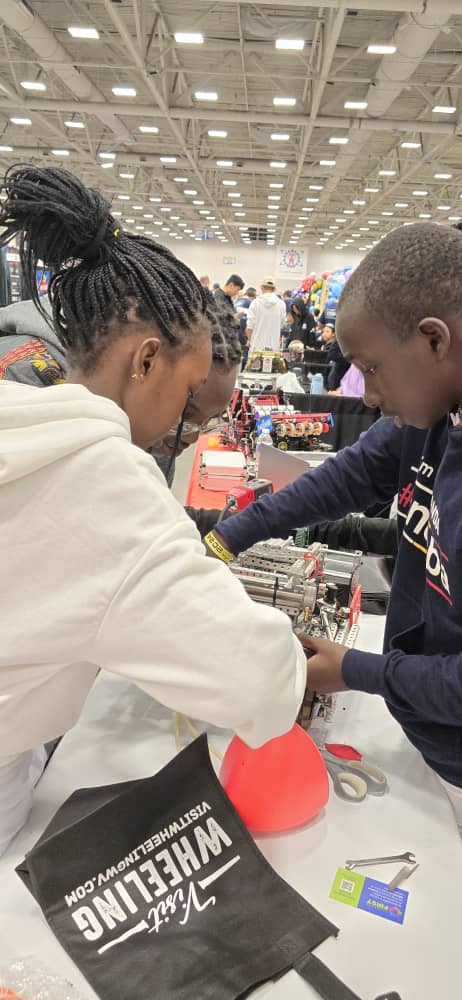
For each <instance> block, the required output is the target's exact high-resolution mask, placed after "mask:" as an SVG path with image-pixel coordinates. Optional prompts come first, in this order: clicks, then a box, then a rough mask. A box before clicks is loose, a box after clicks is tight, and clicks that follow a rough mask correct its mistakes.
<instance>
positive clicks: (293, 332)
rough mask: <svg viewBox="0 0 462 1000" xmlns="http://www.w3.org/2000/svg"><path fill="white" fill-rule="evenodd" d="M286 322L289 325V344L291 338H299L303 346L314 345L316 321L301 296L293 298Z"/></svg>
mask: <svg viewBox="0 0 462 1000" xmlns="http://www.w3.org/2000/svg"><path fill="white" fill-rule="evenodd" d="M287 322H288V324H289V325H290V334H289V338H288V340H289V344H290V341H291V340H301V341H303V344H304V346H305V347H315V346H316V337H315V329H316V323H315V321H314V319H313V316H312V315H311V313H310V311H309V309H308V307H307V305H306V302H305V300H304V299H303V298H302V297H301V296H299V297H298V298H296V299H294V300H293V302H292V304H291V306H290V309H289V312H288V315H287Z"/></svg>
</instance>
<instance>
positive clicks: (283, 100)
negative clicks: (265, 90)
mask: <svg viewBox="0 0 462 1000" xmlns="http://www.w3.org/2000/svg"><path fill="white" fill-rule="evenodd" d="M296 103H297V101H296V98H295V97H273V104H274V106H275V108H293V106H294V104H296Z"/></svg>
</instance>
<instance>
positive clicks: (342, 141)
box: [329, 135, 350, 146]
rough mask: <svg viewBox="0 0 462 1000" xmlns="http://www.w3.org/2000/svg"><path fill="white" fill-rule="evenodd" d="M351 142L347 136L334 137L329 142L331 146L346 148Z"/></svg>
mask: <svg viewBox="0 0 462 1000" xmlns="http://www.w3.org/2000/svg"><path fill="white" fill-rule="evenodd" d="M349 141H350V140H349V139H348V138H347V136H340V135H333V136H332V138H331V139H329V142H330V144H331V146H346V144H347V142H349Z"/></svg>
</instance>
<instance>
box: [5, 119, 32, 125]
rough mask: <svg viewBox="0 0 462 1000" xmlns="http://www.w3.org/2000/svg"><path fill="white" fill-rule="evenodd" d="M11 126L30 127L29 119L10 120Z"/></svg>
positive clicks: (30, 120)
mask: <svg viewBox="0 0 462 1000" xmlns="http://www.w3.org/2000/svg"><path fill="white" fill-rule="evenodd" d="M10 122H12V123H13V125H32V119H31V118H10Z"/></svg>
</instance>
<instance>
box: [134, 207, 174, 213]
mask: <svg viewBox="0 0 462 1000" xmlns="http://www.w3.org/2000/svg"><path fill="white" fill-rule="evenodd" d="M133 208H138V206H137V205H134V206H133ZM160 211H161V212H169V213H170V212H171V211H172V210H171V208H167V207H166V206H165V207H164V208H161V210H160Z"/></svg>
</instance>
